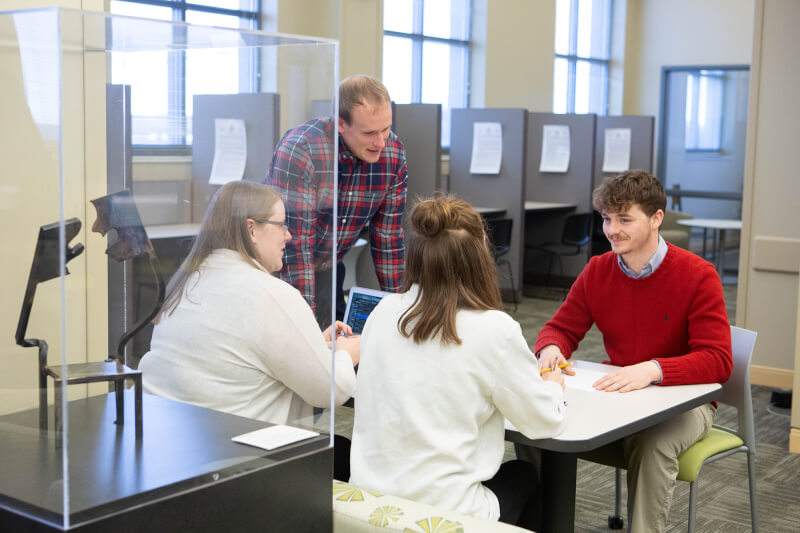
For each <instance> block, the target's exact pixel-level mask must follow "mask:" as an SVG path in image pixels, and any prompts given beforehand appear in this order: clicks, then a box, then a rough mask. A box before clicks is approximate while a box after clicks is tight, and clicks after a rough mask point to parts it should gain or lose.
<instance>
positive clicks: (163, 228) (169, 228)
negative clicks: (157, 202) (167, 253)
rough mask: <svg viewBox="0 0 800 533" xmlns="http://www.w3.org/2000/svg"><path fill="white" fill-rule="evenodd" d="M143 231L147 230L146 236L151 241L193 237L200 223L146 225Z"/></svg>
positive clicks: (197, 231)
mask: <svg viewBox="0 0 800 533" xmlns="http://www.w3.org/2000/svg"><path fill="white" fill-rule="evenodd" d="M145 231H147V236H148V237H149V238H150V240H151V241H152V240H154V239H171V238H174V237H194V236H195V235H197V234H198V233H199V232H200V224H196V223H194V224H160V225H156V226H146V227H145Z"/></svg>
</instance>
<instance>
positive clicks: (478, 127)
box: [469, 122, 503, 174]
mask: <svg viewBox="0 0 800 533" xmlns="http://www.w3.org/2000/svg"><path fill="white" fill-rule="evenodd" d="M502 162H503V126H502V124H500V123H499V122H475V123H474V124H473V125H472V158H471V159H470V163H469V172H470V174H500V164H501V163H502Z"/></svg>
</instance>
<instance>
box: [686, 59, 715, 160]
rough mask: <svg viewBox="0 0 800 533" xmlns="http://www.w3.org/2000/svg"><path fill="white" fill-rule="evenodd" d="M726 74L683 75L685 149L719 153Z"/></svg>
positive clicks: (703, 71)
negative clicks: (684, 80) (684, 81)
mask: <svg viewBox="0 0 800 533" xmlns="http://www.w3.org/2000/svg"><path fill="white" fill-rule="evenodd" d="M724 85H725V74H724V73H723V72H722V71H719V70H701V71H699V72H697V73H691V74H688V75H687V76H686V138H685V139H686V141H685V146H686V150H687V151H713V152H718V151H719V150H720V148H721V146H722V115H723V113H722V106H723V98H724V94H723V93H724Z"/></svg>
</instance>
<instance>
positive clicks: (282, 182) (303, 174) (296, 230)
mask: <svg viewBox="0 0 800 533" xmlns="http://www.w3.org/2000/svg"><path fill="white" fill-rule="evenodd" d="M335 127H336V122H335V121H334V120H333V119H331V118H330V117H327V118H317V119H313V120H310V121H308V122H306V123H304V124H301V125H300V126H298V127H296V128H294V129H292V130H289V131H288V132H286V134H285V135H284V136H283V138H282V139H281V140H280V142H279V143H278V146H277V147H276V148H275V154H274V155H273V158H272V163H271V164H270V167H269V168H268V169H267V176H266V179H265V180H264V183H266V184H268V185H272V186H273V187H275V188H277V189H278V190H279V191H280V192H281V195H282V196H283V199H284V202H285V203H286V223H287V225H288V226H289V231H290V232H291V234H292V240H291V241H290V242H288V243H287V245H286V250H285V264H284V267H283V270H282V271H281V278H282V279H284V280H285V281H287V282H288V283H291V284H292V285H293V286H295V287H296V288H297V289H298V290H300V292H301V293H302V294H303V297H304V298H305V299H306V301H307V302H308V304H309V305H310V306H311V307H312V309H313V308H315V305H314V283H315V271H316V270H327V269H329V268H331V267H332V264H333V261H334V260H336V261H339V262H341V259H342V257H344V255H345V254H346V253H347V251H348V250H349V249H350V248H351V247H352V246H353V244H355V242H356V239H358V235H359V233H361V230H362V229H364V228H365V227H367V226H369V242H370V249H371V251H372V259H373V262H374V264H375V272H376V274H377V276H378V282H379V283H380V286H381V289H382V290H385V291H391V292H397V291H398V290H399V289H400V285H401V282H402V278H403V268H404V252H405V250H404V247H403V226H402V216H403V210H404V209H405V202H406V188H407V184H408V170H407V166H406V154H405V148H404V147H403V143H402V142H400V140H399V139H398V138H397V136H396V135H395V134H394V133H393V132H392V133H390V134H389V138H388V139H387V141H386V146H385V147H384V149H383V153H382V154H381V158H380V159H379V160H378V161H377V162H375V163H367V162H364V161H362V160H360V159H358V158H357V157H355V156H354V155H353V154H352V153H351V152H350V151H349V150H348V148H347V147H346V146H345V144H344V142H343V141H342V139H341V137H340V138H339V154H338V156H339V157H338V164H339V195H338V204H339V205H338V217H339V225H338V228H337V237H338V246H337V250H336V254H335V256H334V254H333V250H332V246H331V245H332V241H333V238H332V236H333V194H332V191H333V172H334V160H333V157H332V155H331V154H332V152H333V135H334V134H336V135H338V133H336V130H335V129H334V128H335Z"/></svg>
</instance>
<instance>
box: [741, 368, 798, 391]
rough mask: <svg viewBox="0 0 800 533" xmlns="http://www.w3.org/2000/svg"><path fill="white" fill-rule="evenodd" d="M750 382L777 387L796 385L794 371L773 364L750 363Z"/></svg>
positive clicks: (784, 387) (787, 387)
mask: <svg viewBox="0 0 800 533" xmlns="http://www.w3.org/2000/svg"><path fill="white" fill-rule="evenodd" d="M750 383H751V384H753V385H765V386H767V387H774V388H776V389H791V388H792V387H793V385H794V372H793V371H792V370H785V369H783V368H774V367H771V366H762V365H750Z"/></svg>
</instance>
